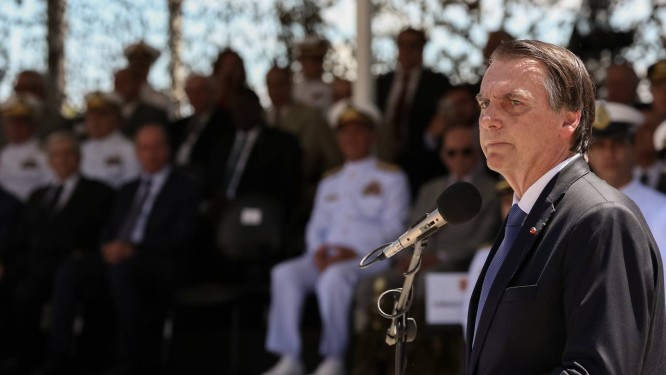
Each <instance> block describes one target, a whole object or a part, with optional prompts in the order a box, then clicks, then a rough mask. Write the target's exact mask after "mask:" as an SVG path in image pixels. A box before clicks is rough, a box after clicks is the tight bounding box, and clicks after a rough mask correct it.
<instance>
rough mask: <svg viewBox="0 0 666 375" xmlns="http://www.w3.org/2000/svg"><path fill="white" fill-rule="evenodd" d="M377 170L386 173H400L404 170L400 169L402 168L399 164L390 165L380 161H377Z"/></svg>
mask: <svg viewBox="0 0 666 375" xmlns="http://www.w3.org/2000/svg"><path fill="white" fill-rule="evenodd" d="M377 168H379V170H381V171H384V172H400V171H401V170H402V169H400V166H399V165H397V164H393V163H389V162H386V161H383V160H378V161H377Z"/></svg>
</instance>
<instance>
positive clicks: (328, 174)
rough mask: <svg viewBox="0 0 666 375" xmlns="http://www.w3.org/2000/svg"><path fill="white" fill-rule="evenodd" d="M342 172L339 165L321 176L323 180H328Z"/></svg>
mask: <svg viewBox="0 0 666 375" xmlns="http://www.w3.org/2000/svg"><path fill="white" fill-rule="evenodd" d="M341 170H342V166H341V165H339V166H337V167H334V168H331V169H329V170H327V171H326V172H324V174H323V175H322V176H321V178H322V179H323V178H326V177H331V176H333V175H334V174H336V173H338V172H340V171H341Z"/></svg>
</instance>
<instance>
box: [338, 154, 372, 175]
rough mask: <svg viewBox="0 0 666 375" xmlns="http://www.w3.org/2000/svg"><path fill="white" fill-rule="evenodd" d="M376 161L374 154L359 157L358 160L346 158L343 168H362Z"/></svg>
mask: <svg viewBox="0 0 666 375" xmlns="http://www.w3.org/2000/svg"><path fill="white" fill-rule="evenodd" d="M375 161H376V158H375V157H374V156H368V157H367V158H364V159H360V160H354V161H351V160H347V161H345V165H344V168H345V169H347V170H350V171H354V170H358V169H363V168H366V167H368V166H370V165H372V164H373V163H374V162H375Z"/></svg>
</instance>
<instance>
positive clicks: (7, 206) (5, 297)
mask: <svg viewBox="0 0 666 375" xmlns="http://www.w3.org/2000/svg"><path fill="white" fill-rule="evenodd" d="M22 208H23V204H21V201H20V200H18V198H16V197H15V196H13V195H11V194H9V193H8V192H7V191H6V190H5V189H3V188H2V187H1V186H0V306H10V301H11V288H9V285H8V283H7V282H6V281H7V278H6V277H5V275H6V272H7V269H6V262H7V259H6V258H5V252H6V251H7V250H8V249H9V248H10V239H11V238H12V234H13V233H15V226H16V225H17V221H18V217H19V215H20V214H21V209H22ZM11 326H12V324H11V311H10V309H7V308H3V309H0V332H4V333H5V334H4V335H2V337H0V353H3V354H0V360H3V359H5V358H4V357H5V355H4V354H8V353H9V348H10V347H11V346H12V343H11V342H10V340H8V339H9V335H8V334H7V332H9V330H10V329H11ZM1 367H2V366H1V365H0V368H1Z"/></svg>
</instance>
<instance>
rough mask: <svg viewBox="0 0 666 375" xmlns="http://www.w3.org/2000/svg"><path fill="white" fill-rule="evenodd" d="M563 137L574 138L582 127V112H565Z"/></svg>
mask: <svg viewBox="0 0 666 375" xmlns="http://www.w3.org/2000/svg"><path fill="white" fill-rule="evenodd" d="M562 114H563V120H564V121H563V122H562V129H561V131H562V135H563V136H565V137H566V138H570V137H571V136H573V133H574V132H575V131H576V129H577V128H578V126H579V125H580V117H581V111H566V110H565V111H563V112H562Z"/></svg>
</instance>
